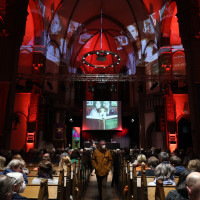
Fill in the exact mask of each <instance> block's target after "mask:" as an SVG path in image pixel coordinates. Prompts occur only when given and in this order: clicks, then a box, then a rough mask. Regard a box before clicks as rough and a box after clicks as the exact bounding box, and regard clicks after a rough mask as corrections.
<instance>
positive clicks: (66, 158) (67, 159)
mask: <svg viewBox="0 0 200 200" xmlns="http://www.w3.org/2000/svg"><path fill="white" fill-rule="evenodd" d="M68 164H71V159H70V157H69V156H63V157H62V158H61V159H60V162H59V168H60V169H64V171H67V166H68Z"/></svg>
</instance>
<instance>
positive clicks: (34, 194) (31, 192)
mask: <svg viewBox="0 0 200 200" xmlns="http://www.w3.org/2000/svg"><path fill="white" fill-rule="evenodd" d="M28 178H35V177H28ZM29 181H30V179H29ZM30 183H31V182H30ZM44 195H45V196H49V199H57V200H63V198H64V170H63V169H61V170H60V175H59V179H58V185H48V180H47V179H42V180H41V183H40V185H37V184H27V185H26V189H25V191H24V193H22V196H25V197H27V198H29V199H37V198H38V199H39V196H44ZM41 200H43V199H41Z"/></svg>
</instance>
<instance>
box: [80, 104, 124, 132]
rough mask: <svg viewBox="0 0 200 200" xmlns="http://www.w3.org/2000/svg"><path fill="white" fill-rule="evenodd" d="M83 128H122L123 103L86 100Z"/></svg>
mask: <svg viewBox="0 0 200 200" xmlns="http://www.w3.org/2000/svg"><path fill="white" fill-rule="evenodd" d="M82 130H121V103H120V102H119V101H84V104H83V126H82Z"/></svg>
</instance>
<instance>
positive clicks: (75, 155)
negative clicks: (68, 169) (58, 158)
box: [71, 149, 81, 159]
mask: <svg viewBox="0 0 200 200" xmlns="http://www.w3.org/2000/svg"><path fill="white" fill-rule="evenodd" d="M80 157H81V156H80V152H79V150H78V149H74V150H73V151H72V154H71V159H79V158H80Z"/></svg>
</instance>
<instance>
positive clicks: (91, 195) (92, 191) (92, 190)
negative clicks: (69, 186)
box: [84, 172, 119, 200]
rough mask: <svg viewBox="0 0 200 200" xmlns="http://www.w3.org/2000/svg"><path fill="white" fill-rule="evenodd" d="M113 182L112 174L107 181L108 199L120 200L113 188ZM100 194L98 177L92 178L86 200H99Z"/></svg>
mask: <svg viewBox="0 0 200 200" xmlns="http://www.w3.org/2000/svg"><path fill="white" fill-rule="evenodd" d="M93 173H94V172H93ZM111 182H112V173H111V172H110V173H109V175H108V181H107V197H108V198H107V200H119V198H118V196H117V192H116V190H115V188H112V187H111ZM98 194H99V193H98V187H97V179H96V175H95V176H90V182H89V185H88V189H87V191H86V194H85V198H84V200H98Z"/></svg>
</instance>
